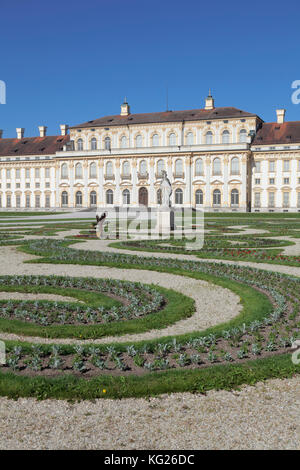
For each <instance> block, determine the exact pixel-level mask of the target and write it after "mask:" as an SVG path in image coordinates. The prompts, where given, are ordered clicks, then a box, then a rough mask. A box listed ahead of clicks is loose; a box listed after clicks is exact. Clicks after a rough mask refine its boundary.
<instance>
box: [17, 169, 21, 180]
mask: <svg viewBox="0 0 300 470" xmlns="http://www.w3.org/2000/svg"><path fill="white" fill-rule="evenodd" d="M16 178H17V179H20V169H19V168H17V169H16Z"/></svg>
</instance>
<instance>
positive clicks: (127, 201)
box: [122, 189, 130, 204]
mask: <svg viewBox="0 0 300 470" xmlns="http://www.w3.org/2000/svg"><path fill="white" fill-rule="evenodd" d="M122 196H123V204H130V192H129V190H128V189H124V191H123V193H122Z"/></svg>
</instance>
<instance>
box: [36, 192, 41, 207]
mask: <svg viewBox="0 0 300 470" xmlns="http://www.w3.org/2000/svg"><path fill="white" fill-rule="evenodd" d="M35 207H41V197H40V195H39V194H36V195H35Z"/></svg>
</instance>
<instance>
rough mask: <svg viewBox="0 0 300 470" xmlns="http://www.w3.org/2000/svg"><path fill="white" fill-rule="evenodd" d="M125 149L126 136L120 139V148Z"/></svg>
mask: <svg viewBox="0 0 300 470" xmlns="http://www.w3.org/2000/svg"><path fill="white" fill-rule="evenodd" d="M126 147H127V137H126V135H123V137H121V148H122V149H125V148H126Z"/></svg>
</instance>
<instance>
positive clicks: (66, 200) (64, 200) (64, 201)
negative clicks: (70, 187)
mask: <svg viewBox="0 0 300 470" xmlns="http://www.w3.org/2000/svg"><path fill="white" fill-rule="evenodd" d="M68 204H69V196H68V193H67V191H63V192H62V193H61V205H62V206H67V205H68Z"/></svg>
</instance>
